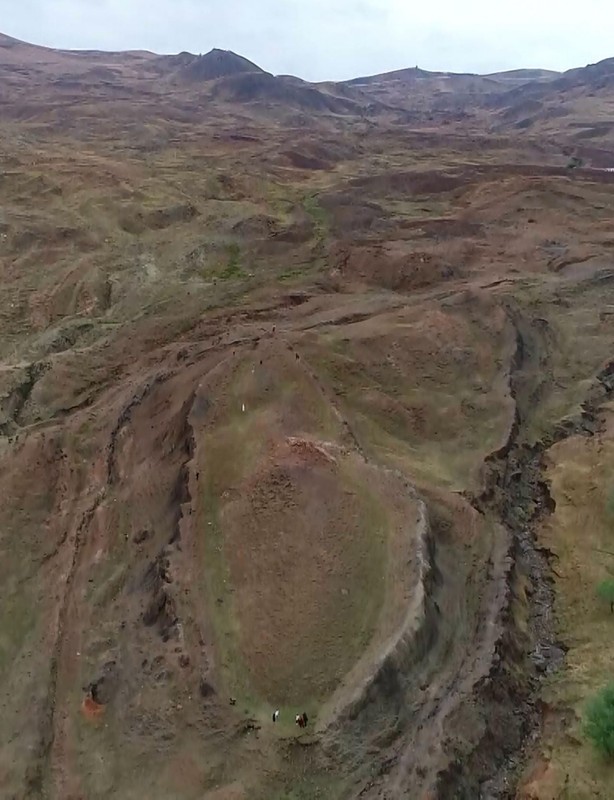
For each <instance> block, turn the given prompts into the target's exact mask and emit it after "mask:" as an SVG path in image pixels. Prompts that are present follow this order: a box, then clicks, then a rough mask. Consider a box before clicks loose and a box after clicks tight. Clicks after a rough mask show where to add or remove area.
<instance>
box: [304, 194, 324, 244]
mask: <svg viewBox="0 0 614 800" xmlns="http://www.w3.org/2000/svg"><path fill="white" fill-rule="evenodd" d="M303 208H304V209H305V211H306V212H307V214H309V216H310V217H311V220H312V222H313V226H314V230H315V235H316V239H317V240H318V241H320V242H321V241H323V240H324V239H325V238H326V236H327V235H328V229H329V220H328V213H327V212H326V209H325V208H322V206H321V205H320V201H319V200H318V198H317V196H316V195H308V196H307V197H306V198H305V199H304V200H303Z"/></svg>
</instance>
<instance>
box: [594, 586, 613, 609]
mask: <svg viewBox="0 0 614 800" xmlns="http://www.w3.org/2000/svg"><path fill="white" fill-rule="evenodd" d="M597 596H598V597H600V598H601V599H602V600H605V601H606V603H609V604H610V612H611V613H612V614H614V578H606V580H605V581H601V583H600V584H599V586H598V587H597Z"/></svg>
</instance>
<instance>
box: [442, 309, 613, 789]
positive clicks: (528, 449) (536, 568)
mask: <svg viewBox="0 0 614 800" xmlns="http://www.w3.org/2000/svg"><path fill="white" fill-rule="evenodd" d="M510 317H511V320H512V323H513V324H514V327H515V329H516V341H517V347H516V353H515V355H514V358H513V360H512V368H511V370H510V392H511V395H512V397H513V398H514V400H515V402H516V404H517V408H516V414H515V422H514V424H513V425H512V427H511V429H510V434H509V437H508V441H507V442H506V444H505V445H504V447H503V448H501V449H500V450H499V451H497V452H496V453H493V454H491V456H489V457H488V458H487V459H486V462H485V465H486V474H485V479H484V489H483V491H482V492H481V493H480V494H479V495H478V496H477V497H473V498H470V499H471V502H472V504H473V505H474V507H475V508H476V509H477V510H478V511H479V512H480V513H481V514H483V515H486V516H490V517H495V518H497V519H498V520H500V521H501V522H502V523H503V525H505V527H506V528H507V529H508V530H509V531H510V532H511V534H512V537H513V548H512V555H513V560H514V570H513V573H512V575H511V581H510V604H509V606H508V608H507V610H506V633H505V636H504V639H503V641H502V642H501V643H500V646H499V647H498V652H497V653H496V655H495V658H494V659H493V668H492V670H491V673H490V676H489V677H488V679H487V680H485V681H483V682H482V683H481V685H480V686H479V687H478V691H477V694H476V697H475V700H476V702H477V703H478V705H479V706H480V707H481V708H482V709H483V712H482V716H483V720H484V723H485V725H484V730H483V735H482V736H481V739H480V741H479V742H477V743H476V744H475V745H474V747H473V751H472V753H471V754H470V755H469V756H468V757H467V756H465V757H463V758H462V759H460V758H457V759H455V760H454V761H452V762H451V763H450V765H449V766H448V768H447V769H445V770H444V771H442V772H441V774H440V775H439V779H438V784H437V792H438V797H440V798H441V799H442V800H444V798H445V799H446V800H447V799H448V798H459V799H460V798H473V797H480V798H493V800H494V798H498V799H499V800H504V799H505V800H508V799H511V798H513V797H514V796H515V792H514V787H515V785H516V783H517V781H518V778H519V770H520V768H521V767H522V765H523V764H524V763H525V762H526V759H527V757H528V755H529V752H530V750H531V748H532V747H534V745H535V741H536V740H537V738H538V737H539V734H540V726H541V715H542V709H541V706H540V700H539V694H540V689H541V681H542V679H543V677H544V676H545V675H548V674H551V673H552V672H555V671H556V670H558V669H559V668H560V667H561V666H562V664H563V662H564V658H565V651H566V648H565V646H564V644H562V643H560V642H558V641H557V639H556V630H555V624H554V618H553V607H554V602H555V594H554V588H553V581H552V567H551V563H550V558H551V554H550V553H549V552H548V551H547V550H545V549H544V548H541V547H539V545H538V543H537V541H536V535H535V531H536V529H537V527H538V526H539V524H540V523H541V522H542V521H543V519H544V518H545V517H546V516H548V515H549V514H551V513H552V512H553V511H554V509H555V503H554V500H553V498H552V496H551V494H550V487H549V485H548V483H547V481H545V480H544V478H543V475H544V471H545V454H546V453H547V451H548V450H549V449H550V448H551V447H552V446H553V445H554V444H556V443H557V442H560V441H562V440H564V439H566V438H568V437H569V436H573V435H582V436H592V435H594V433H595V432H596V430H597V429H598V425H599V422H598V412H599V408H600V406H601V405H602V404H603V402H604V401H605V400H606V399H607V398H608V397H609V396H610V395H611V394H612V392H613V391H614V360H613V361H611V362H609V363H608V364H606V366H605V367H604V368H603V369H602V370H601V371H600V372H599V374H598V375H597V376H596V378H595V383H594V385H593V386H592V388H591V390H590V391H589V393H588V396H587V400H586V401H585V402H584V403H583V405H582V407H581V410H580V412H579V413H578V414H577V415H576V416H574V417H570V418H567V419H564V420H562V421H560V422H558V423H557V424H555V425H553V426H552V429H551V431H550V432H549V433H548V434H547V435H546V436H545V437H544V438H543V439H542V441H540V442H537V443H536V444H534V445H528V444H524V443H522V442H521V441H520V433H521V431H522V427H523V423H524V422H525V420H526V417H527V416H528V413H529V409H523V408H519V407H518V405H519V404H518V396H517V383H518V379H519V376H520V375H521V374H522V370H523V367H524V364H525V359H526V354H527V350H528V348H529V346H530V343H528V342H527V341H525V339H524V336H523V334H522V332H521V327H520V325H519V322H520V321H521V320H520V319H519V317H518V315H516V314H515V313H512V314H510ZM521 582H523V583H525V585H527V589H526V596H527V598H528V629H529V630H528V634H523V633H522V632H521V630H520V629H519V626H518V621H517V620H518V616H519V615H520V614H522V611H523V602H522V601H521V600H520V598H519V596H518V589H517V587H518V585H519V584H520V583H521ZM524 602H525V605H524V608H525V613H526V602H527V601H524ZM492 776H494V777H492Z"/></svg>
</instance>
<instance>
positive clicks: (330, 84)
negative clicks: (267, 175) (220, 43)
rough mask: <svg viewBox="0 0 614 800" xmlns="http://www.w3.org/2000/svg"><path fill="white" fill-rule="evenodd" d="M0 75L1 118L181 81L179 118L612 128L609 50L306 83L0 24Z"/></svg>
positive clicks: (588, 131)
mask: <svg viewBox="0 0 614 800" xmlns="http://www.w3.org/2000/svg"><path fill="white" fill-rule="evenodd" d="M0 81H1V85H2V87H3V92H4V94H3V96H2V97H0V107H1V108H2V112H3V113H4V114H5V115H6V116H7V117H8V118H16V117H19V118H24V116H26V117H28V116H32V115H34V116H37V117H41V115H42V117H43V118H44V115H45V113H48V114H50V115H51V116H53V117H54V118H55V119H56V120H57V118H58V113H59V112H58V111H57V110H56V111H52V109H54V108H56V106H57V104H62V103H66V102H67V101H70V102H71V103H78V102H79V101H80V99H85V98H88V97H94V98H95V99H96V101H99V102H103V101H113V102H115V103H117V102H129V98H130V97H135V98H137V97H138V98H139V102H141V103H143V102H145V103H147V102H149V103H152V104H154V105H156V103H157V104H158V108H161V107H162V106H161V105H160V102H158V101H157V100H156V98H160V101H161V103H162V104H164V103H172V100H171V95H170V94H169V92H171V93H172V92H173V91H175V89H177V90H178V89H181V90H182V91H186V92H188V95H189V93H190V92H191V93H195V94H194V96H193V98H192V105H190V106H188V107H187V110H186V111H183V112H181V113H182V114H185V115H186V118H189V117H190V115H195V114H198V113H199V111H198V109H201V108H202V106H203V104H207V103H213V104H215V103H218V104H224V105H225V106H226V107H227V106H236V107H240V106H244V105H252V106H254V107H258V108H260V109H261V110H262V111H263V112H264V113H267V114H271V113H272V114H274V115H275V114H277V115H278V114H282V115H284V114H285V115H286V116H287V115H292V114H296V113H297V112H299V113H305V114H311V115H326V114H332V115H343V116H347V115H350V116H351V115H354V116H358V117H361V118H364V117H366V116H374V117H375V116H378V115H387V116H388V117H389V118H390V119H393V120H394V119H396V120H397V121H399V122H403V123H404V124H407V122H411V124H414V125H420V124H426V125H428V124H431V125H438V124H455V123H457V122H461V121H466V120H467V119H475V120H476V124H477V125H478V126H480V127H481V126H483V125H486V126H487V128H489V129H490V130H494V131H499V132H502V133H503V132H505V131H510V132H511V131H515V130H520V131H523V130H526V131H529V132H531V133H547V134H551V133H556V132H557V131H565V132H566V133H567V134H568V135H569V136H570V137H572V139H577V140H581V141H583V143H584V145H586V142H587V141H589V142H590V141H592V142H595V143H598V144H600V145H602V144H603V143H605V142H606V141H609V139H610V138H611V137H612V135H614V123H612V119H613V118H614V58H610V59H605V60H603V61H601V62H598V63H596V64H590V65H588V66H586V67H581V68H577V69H571V70H568V71H566V72H563V73H558V72H553V71H550V70H542V69H517V70H509V71H505V72H494V73H489V74H484V75H478V74H472V73H453V72H445V71H441V72H440V71H436V72H429V71H427V70H424V69H421V68H419V67H418V66H416V67H409V68H406V69H400V70H394V71H392V72H385V73H379V74H375V75H366V76H363V77H358V78H353V79H351V80H347V81H337V82H334V81H323V82H317V83H313V82H308V81H304V80H301V79H300V78H297V77H294V76H291V75H273V74H271V73H270V72H267V71H266V70H264V69H263V68H262V67H261V66H259V65H258V64H256V63H255V62H253V61H250V60H249V59H247V58H245V57H244V56H241V55H238V54H237V53H234V52H232V51H230V50H222V49H218V48H215V49H213V50H211V51H210V52H208V53H205V54H204V55H196V54H192V53H188V52H182V53H178V54H175V55H157V54H155V53H151V52H148V51H124V52H102V51H96V50H78V51H75V50H59V49H53V48H49V47H40V46H38V45H33V44H28V43H26V42H22V41H20V40H18V39H15V38H13V37H11V36H7V35H5V34H0ZM37 90H40V95H39V96H37ZM188 95H186V96H188ZM189 96H192V95H189ZM122 98H123V99H122ZM116 108H117V106H116ZM64 113H65V112H62V114H64ZM56 124H57V123H56Z"/></svg>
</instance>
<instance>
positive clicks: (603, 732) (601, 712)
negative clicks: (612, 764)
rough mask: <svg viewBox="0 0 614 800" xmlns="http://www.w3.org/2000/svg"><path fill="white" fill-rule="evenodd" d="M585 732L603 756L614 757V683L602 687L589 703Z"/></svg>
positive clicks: (585, 719)
mask: <svg viewBox="0 0 614 800" xmlns="http://www.w3.org/2000/svg"><path fill="white" fill-rule="evenodd" d="M584 733H585V735H586V737H587V738H588V739H590V740H591V742H592V743H593V744H594V745H595V747H596V748H597V750H598V751H599V752H600V753H601V754H602V755H603V756H605V757H606V758H613V757H614V683H610V684H608V685H607V686H605V687H604V688H603V689H601V691H600V692H599V693H598V694H596V695H595V697H593V699H592V700H591V701H590V702H589V703H588V705H587V707H586V715H585V718H584Z"/></svg>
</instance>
